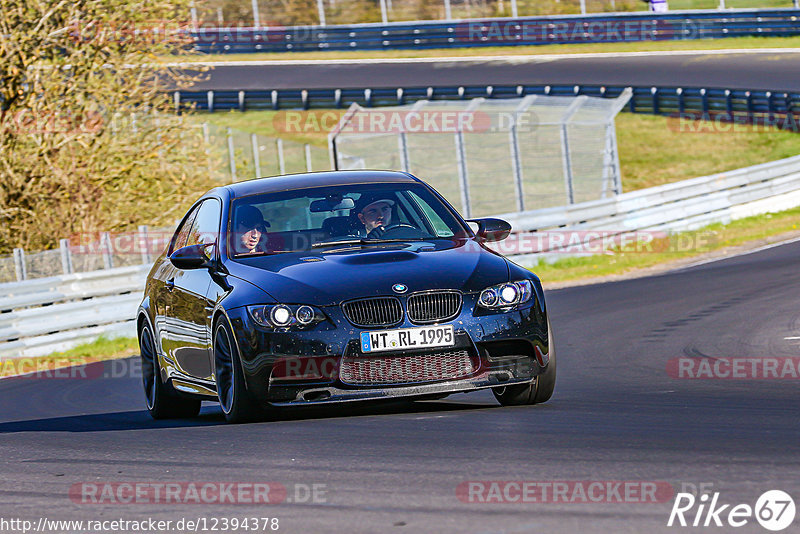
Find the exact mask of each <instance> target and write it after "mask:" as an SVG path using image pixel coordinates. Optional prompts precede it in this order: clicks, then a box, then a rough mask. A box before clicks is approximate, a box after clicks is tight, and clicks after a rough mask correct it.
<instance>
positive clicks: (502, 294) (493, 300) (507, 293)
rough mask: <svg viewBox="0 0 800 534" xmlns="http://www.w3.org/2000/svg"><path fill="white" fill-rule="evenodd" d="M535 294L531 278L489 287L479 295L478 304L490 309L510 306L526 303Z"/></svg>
mask: <svg viewBox="0 0 800 534" xmlns="http://www.w3.org/2000/svg"><path fill="white" fill-rule="evenodd" d="M532 296H533V284H531V281H530V280H520V281H518V282H509V283H507V284H499V285H496V286H491V287H487V288H486V289H484V290H483V291H481V294H480V297H478V305H479V306H482V307H484V308H488V309H490V310H496V309H501V308H510V307H511V306H516V305H517V304H524V303H526V302H528V301H529V300H531V297H532Z"/></svg>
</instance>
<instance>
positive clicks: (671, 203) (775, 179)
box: [493, 156, 800, 266]
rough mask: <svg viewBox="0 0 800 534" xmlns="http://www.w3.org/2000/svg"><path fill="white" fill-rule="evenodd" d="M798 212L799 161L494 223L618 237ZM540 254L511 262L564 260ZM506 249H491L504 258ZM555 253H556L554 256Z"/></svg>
mask: <svg viewBox="0 0 800 534" xmlns="http://www.w3.org/2000/svg"><path fill="white" fill-rule="evenodd" d="M797 206H800V156H795V157H792V158H787V159H783V160H778V161H773V162H769V163H764V164H761V165H755V166H752V167H746V168H743V169H737V170H735V171H731V172H724V173H719V174H714V175H711V176H703V177H700V178H693V179H691V180H683V181H681V182H675V183H671V184H665V185H662V186H658V187H651V188H648V189H641V190H639V191H631V192H630V193H623V194H621V195H617V196H615V197H613V198H608V199H602V200H595V201H590V202H583V203H580V204H573V205H571V206H563V207H558V208H548V209H541V210H534V211H529V212H521V213H519V212H518V213H507V214H502V215H498V217H500V218H502V219H505V220H507V221H508V222H509V223H511V225H512V228H513V232H514V234H512V236H513V235H515V234H516V235H519V234H523V233H529V232H576V233H581V232H585V233H584V234H581V235H582V236H583V237H584V238H585V237H586V235H589V233H591V232H595V233H601V234H602V235H606V236H607V235H614V234H616V235H622V234H628V233H631V232H636V231H642V230H647V231H658V232H682V231H687V230H696V229H698V228H702V227H704V226H707V225H709V224H714V223H729V222H731V221H732V220H736V219H741V218H744V217H750V216H753V215H760V214H764V213H771V212H776V211H781V210H786V209H790V208H794V207H797ZM566 241H567V240H566V239H565V244H564V246H563V247H551V248H545V249H543V250H541V251H540V252H538V253H531V254H526V253H525V251H524V250H521V249H519V248H517V249H514V250H513V252H512V253H513V254H514V261H516V262H517V263H521V264H522V265H528V266H530V265H534V264H536V263H537V262H538V261H539V260H542V259H543V260H551V259H558V258H563V257H565V252H568V250H566V248H567V247H568V246H569V245H567V244H566ZM507 246H508V245H507V244H505V245H504V244H503V243H498V244H496V245H493V248H495V249H496V250H498V251H499V252H501V253H504V254H509V252H510V250H508V249H506V248H505V247H507ZM559 249H560V250H559Z"/></svg>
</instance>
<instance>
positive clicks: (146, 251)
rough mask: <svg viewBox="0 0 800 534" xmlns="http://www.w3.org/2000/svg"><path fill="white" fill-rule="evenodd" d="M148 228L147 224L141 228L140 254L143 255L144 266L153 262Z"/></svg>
mask: <svg viewBox="0 0 800 534" xmlns="http://www.w3.org/2000/svg"><path fill="white" fill-rule="evenodd" d="M148 230H149V229H148V228H147V225H146V224H143V225H141V226H139V253H140V254H141V255H142V265H146V264H148V263H150V262H151V261H153V258H152V257H151V256H150V240H149V239H148V237H149V236H148V235H147V234H148Z"/></svg>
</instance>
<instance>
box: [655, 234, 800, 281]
mask: <svg viewBox="0 0 800 534" xmlns="http://www.w3.org/2000/svg"><path fill="white" fill-rule="evenodd" d="M798 241H800V237H794V238H792V239H787V240H785V241H779V242H777V243H770V244H769V245H764V246H763V247H758V248H754V249H753V250H746V251H744V252H739V253H736V254H731V255H730V256H720V257H719V258H712V259H710V260H703V261H698V262H697V263H691V264H689V265H684V266H682V267H680V268H678V269H675V270H673V271H669V272H673V273H675V272H680V271H684V270H686V269H691V268H693V267H699V266H700V265H705V264H707V263H714V262H715V261H723V260H728V259H731V258H738V257H739V256H747V255H748V254H755V253H756V252H761V251H762V250H769V249H771V248H775V247H782V246H783V245H789V244H791V243H797V242H798Z"/></svg>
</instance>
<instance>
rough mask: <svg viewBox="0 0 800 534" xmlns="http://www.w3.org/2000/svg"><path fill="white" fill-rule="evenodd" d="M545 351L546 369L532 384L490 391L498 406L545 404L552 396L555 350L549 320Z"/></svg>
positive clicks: (554, 375) (554, 376) (554, 382)
mask: <svg viewBox="0 0 800 534" xmlns="http://www.w3.org/2000/svg"><path fill="white" fill-rule="evenodd" d="M547 350H548V352H549V353H550V354H549V355H550V361H549V362H548V363H547V368H546V369H545V371H544V373H542V374H540V375H539V376H537V377H536V379H535V380H534V381H533V382H531V383H530V384H520V385H518V386H505V387H500V388H494V389H492V393H494V396H495V398H496V399H497V400H498V402H500V404H502V405H503V406H521V405H525V404H540V403H542V402H547V401H548V400H549V399H550V397H552V396H553V390H554V389H555V387H556V350H555V346H554V345H553V329H552V328H550V319H548V320H547Z"/></svg>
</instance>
